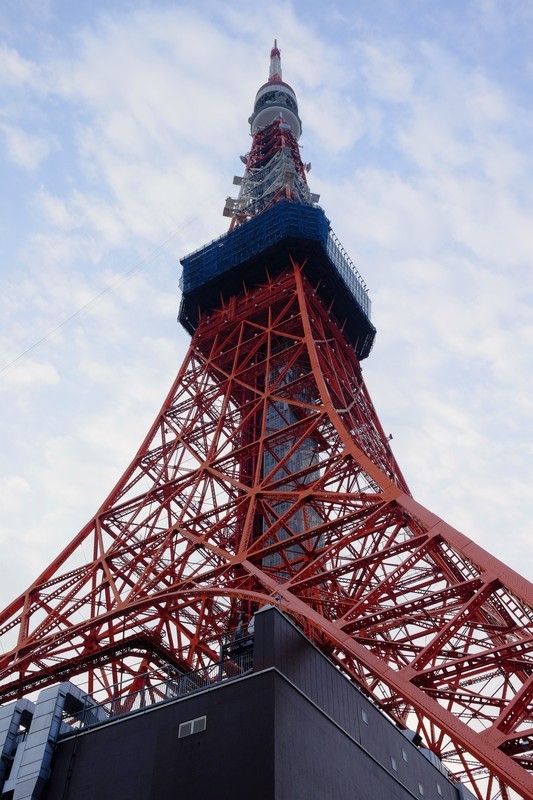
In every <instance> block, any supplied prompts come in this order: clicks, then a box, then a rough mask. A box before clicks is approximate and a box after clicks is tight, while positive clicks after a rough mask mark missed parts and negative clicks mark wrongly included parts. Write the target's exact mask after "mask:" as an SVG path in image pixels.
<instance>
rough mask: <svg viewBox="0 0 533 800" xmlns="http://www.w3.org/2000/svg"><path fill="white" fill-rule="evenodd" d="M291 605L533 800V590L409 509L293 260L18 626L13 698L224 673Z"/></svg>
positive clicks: (369, 412)
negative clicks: (204, 671) (230, 657)
mask: <svg viewBox="0 0 533 800" xmlns="http://www.w3.org/2000/svg"><path fill="white" fill-rule="evenodd" d="M84 552H85V553H88V552H90V560H89V561H88V562H87V560H86V558H84V555H83V553H84ZM274 601H275V602H277V603H278V604H280V606H281V608H282V609H283V610H284V611H285V612H286V613H287V614H289V615H291V616H292V617H293V618H294V619H296V621H297V622H298V623H299V624H301V625H302V626H303V627H304V629H305V631H306V633H307V634H308V635H309V636H310V638H311V639H312V640H313V641H315V642H316V644H317V645H318V646H319V647H321V648H322V649H323V650H324V652H325V653H326V654H327V655H328V656H329V657H330V658H331V659H333V660H334V661H335V662H336V663H337V664H338V665H339V666H340V667H341V668H342V669H343V670H344V671H345V672H346V673H347V674H348V675H349V676H350V678H351V679H352V680H353V681H355V682H356V683H357V684H358V685H359V686H360V687H361V688H362V689H363V691H365V692H366V693H367V694H368V695H370V696H371V697H373V698H374V700H375V702H376V703H377V704H379V706H380V707H382V708H383V709H384V710H385V711H386V712H387V713H388V714H389V715H390V716H392V717H393V718H394V719H396V720H397V721H398V722H399V723H400V724H402V725H408V726H410V727H416V728H417V730H418V732H419V733H420V734H421V735H422V737H423V739H424V741H425V744H426V745H427V746H428V747H430V748H431V749H432V750H434V751H435V752H436V753H437V754H438V755H439V756H440V757H441V758H442V759H443V760H444V762H445V764H446V765H447V766H448V768H449V769H450V770H451V772H452V773H453V774H455V775H456V776H457V777H461V778H466V779H467V780H469V781H470V783H471V786H472V787H473V790H474V791H475V792H477V795H478V796H479V798H484V799H485V800H488V798H496V797H497V796H500V794H499V793H500V792H502V793H503V794H505V792H507V789H508V788H509V787H510V788H511V789H512V790H514V791H516V792H518V793H519V794H520V795H522V796H523V797H528V798H529V797H531V796H533V779H532V777H531V767H532V763H531V759H532V750H533V711H532V698H533V678H532V673H533V611H532V605H533V587H532V586H531V584H529V583H528V582H527V581H525V580H524V579H523V578H521V577H520V576H519V575H517V574H516V573H514V572H513V571H512V570H511V569H509V568H508V567H506V566H505V565H504V564H502V563H501V562H499V561H498V560H497V559H495V558H493V557H492V556H491V555H489V554H488V553H486V552H485V551H484V550H482V548H480V547H478V546H477V545H476V544H474V543H473V542H472V541H470V540H469V539H467V538H466V537H465V536H463V535H462V534H461V533H459V532H458V531H456V530H454V529H453V528H451V527H450V526H449V525H447V524H446V523H445V522H443V521H442V520H441V519H439V518H438V517H437V516H435V515H434V514H432V513H431V512H429V511H428V510H427V509H425V508H424V507H423V506H421V505H420V504H419V503H417V502H416V501H415V500H414V499H413V498H412V497H411V495H410V493H409V490H408V488H407V485H406V483H405V480H404V478H403V476H402V474H401V472H400V469H399V467H398V465H397V463H396V461H395V459H394V456H393V454H392V452H391V449H390V446H389V441H388V438H387V437H386V436H385V434H384V432H383V430H382V427H381V425H380V423H379V420H378V418H377V415H376V413H375V410H374V407H373V405H372V402H371V399H370V396H369V394H368V391H367V388H366V386H365V384H364V381H363V378H362V375H361V370H360V366H359V364H358V361H357V359H356V358H355V356H354V354H353V350H352V348H351V347H350V346H349V345H348V343H347V341H346V339H345V338H344V336H343V333H342V329H341V327H340V326H339V324H338V322H337V321H336V320H334V319H332V318H330V315H329V313H328V309H327V308H325V307H324V305H323V303H322V301H321V299H320V297H319V294H318V293H317V291H316V287H313V286H312V285H310V283H309V282H308V281H307V279H306V277H305V265H299V264H296V263H294V262H292V263H288V264H287V269H286V270H285V272H284V273H283V274H282V275H279V276H277V277H276V278H275V279H273V280H268V281H266V282H265V284H264V285H263V286H261V287H256V288H254V289H253V290H245V291H244V292H243V294H242V295H241V296H240V297H238V298H235V297H233V298H232V299H231V300H229V301H228V302H227V303H224V304H223V306H222V307H221V308H220V309H218V310H215V311H213V312H212V313H211V315H210V316H204V317H202V318H201V320H200V323H199V325H198V329H197V331H196V334H195V335H194V337H193V339H192V342H191V345H190V348H189V351H188V354H187V356H186V359H185V361H184V364H183V366H182V368H181V370H180V372H179V374H178V377H177V379H176V381H175V383H174V385H173V386H172V388H171V391H170V393H169V395H168V397H167V398H166V400H165V403H164V405H163V408H162V410H161V412H160V414H159V415H158V417H157V419H156V421H155V423H154V424H153V426H152V428H151V430H150V432H149V434H148V436H147V437H146V439H145V440H144V442H143V443H142V445H141V447H140V449H139V451H138V453H137V455H136V456H135V458H134V460H133V462H132V464H131V465H130V467H129V468H128V469H127V471H126V473H125V474H124V476H123V477H122V479H121V480H120V481H119V483H118V484H117V486H116V487H115V489H114V490H113V491H112V493H111V494H110V495H109V497H108V498H107V500H106V501H105V502H104V503H103V505H102V506H101V508H100V509H99V511H98V512H97V514H96V515H95V517H94V518H93V519H92V520H91V521H90V522H89V523H88V525H87V526H86V527H85V528H84V529H83V530H82V531H81V532H80V533H79V534H78V535H77V536H76V537H75V538H74V539H73V541H72V542H71V543H70V544H69V545H68V546H67V547H66V548H65V549H64V551H63V552H62V553H61V554H60V555H59V556H58V557H57V558H56V559H55V560H54V561H53V563H52V564H50V566H49V567H47V569H45V570H44V572H43V573H42V574H41V575H40V576H39V578H38V579H37V580H36V581H35V582H34V583H33V584H32V585H31V586H30V587H29V589H28V590H27V591H26V592H25V593H24V594H22V595H21V596H20V597H19V598H18V599H17V600H15V601H14V602H13V603H11V605H10V606H8V607H7V608H6V609H5V610H4V611H3V612H2V613H1V614H0V636H1V640H0V641H1V643H2V645H3V649H4V654H3V655H2V656H0V681H1V682H0V695H1V696H2V697H3V698H4V699H11V698H13V697H17V696H21V695H22V694H24V693H26V692H29V691H31V690H32V689H35V688H36V687H38V686H42V685H45V684H47V683H52V682H55V681H58V680H63V679H64V678H65V677H67V676H68V677H73V676H76V675H78V676H84V677H85V678H86V679H87V682H88V690H89V691H95V690H96V689H98V688H101V687H108V689H109V692H110V693H111V691H112V689H111V687H112V685H113V684H115V683H117V682H118V681H119V680H120V681H121V684H122V686H128V685H129V686H130V687H131V689H132V691H133V690H134V689H135V687H136V686H137V685H138V683H139V681H141V680H144V677H143V676H145V675H146V673H147V672H148V671H149V670H150V671H152V670H154V671H155V673H156V674H157V671H158V670H159V672H160V673H163V671H165V670H167V669H168V666H169V664H170V665H171V666H172V667H173V668H175V669H176V670H178V671H185V670H191V669H197V668H200V667H202V666H207V665H208V664H210V663H212V662H213V661H216V660H217V659H218V653H219V648H220V646H221V644H222V643H223V642H224V641H225V639H226V637H227V635H228V631H231V630H233V629H235V628H236V627H237V626H238V625H239V624H240V625H246V624H247V622H248V621H249V619H250V617H251V615H252V614H253V613H254V611H255V610H257V608H259V607H260V606H262V605H264V604H267V603H272V602H274Z"/></svg>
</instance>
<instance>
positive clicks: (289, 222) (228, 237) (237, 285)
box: [179, 200, 376, 359]
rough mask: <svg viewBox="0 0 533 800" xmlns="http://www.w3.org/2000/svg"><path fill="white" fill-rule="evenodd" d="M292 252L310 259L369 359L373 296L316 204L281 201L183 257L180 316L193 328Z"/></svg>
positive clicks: (325, 293) (314, 275)
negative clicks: (200, 319) (202, 315)
mask: <svg viewBox="0 0 533 800" xmlns="http://www.w3.org/2000/svg"><path fill="white" fill-rule="evenodd" d="M289 256H292V258H293V259H294V260H296V261H299V262H300V263H303V262H304V261H305V267H304V273H305V274H306V276H307V277H308V278H309V279H310V280H311V281H312V282H313V283H314V284H318V294H319V295H320V296H321V297H322V299H323V300H324V302H325V303H326V304H327V305H328V306H330V307H331V312H332V313H333V315H334V316H335V318H336V319H337V321H338V322H339V324H341V325H343V326H344V333H345V335H346V336H347V338H348V339H349V341H350V342H351V344H352V345H353V347H354V349H355V353H356V355H357V357H358V358H359V359H363V358H366V357H367V356H368V355H369V353H370V350H371V349H372V345H373V342H374V337H375V335H376V329H375V328H374V326H373V325H372V323H371V322H370V298H369V296H368V292H367V289H366V286H365V284H364V282H363V279H362V278H361V276H360V275H359V273H358V272H357V269H356V268H355V266H354V264H353V263H352V261H351V260H350V258H349V256H348V255H347V253H346V252H345V251H344V249H343V248H342V246H341V245H340V243H339V241H338V239H337V238H336V236H335V234H334V233H333V231H332V230H331V227H330V223H329V220H328V219H327V217H326V215H325V214H324V212H323V210H322V209H321V208H319V207H317V206H311V205H304V204H301V203H297V202H293V201H290V200H281V201H279V202H277V203H275V204H274V205H272V206H271V207H270V208H268V209H267V210H266V211H264V212H263V213H261V214H259V215H258V216H256V217H251V218H250V219H248V220H247V221H246V222H244V223H243V224H241V225H239V226H238V227H237V228H235V229H234V230H233V231H230V232H229V233H226V234H224V235H223V236H220V237H219V238H218V239H215V240H214V241H212V242H210V243H209V244H207V245H205V246H204V247H202V248H200V249H199V250H196V251H195V252H194V253H191V254H190V255H188V256H186V257H185V258H183V259H181V264H182V265H183V274H182V278H181V282H180V285H181V288H182V290H183V297H182V301H181V306H180V312H179V321H180V322H181V324H182V325H183V326H184V328H185V329H186V330H187V331H189V333H191V334H192V333H194V331H195V330H196V327H197V325H198V320H199V315H200V314H201V313H205V312H208V311H210V310H211V309H214V308H217V307H218V306H219V305H220V300H221V297H222V298H224V299H227V298H229V297H231V296H232V295H237V294H239V293H240V292H241V291H242V284H243V281H244V282H245V283H246V284H247V285H248V286H249V287H252V286H254V285H257V284H259V283H261V282H262V281H263V280H264V279H265V278H266V271H267V270H268V274H269V275H271V276H274V275H276V274H279V273H280V272H281V271H283V270H284V269H286V268H287V266H288V265H289V263H290V262H289Z"/></svg>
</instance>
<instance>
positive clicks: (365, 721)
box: [361, 711, 368, 725]
mask: <svg viewBox="0 0 533 800" xmlns="http://www.w3.org/2000/svg"><path fill="white" fill-rule="evenodd" d="M361 719H362V720H363V722H364V723H365V725H368V714H367V713H366V711H361Z"/></svg>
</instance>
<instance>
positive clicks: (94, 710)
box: [61, 636, 253, 737]
mask: <svg viewBox="0 0 533 800" xmlns="http://www.w3.org/2000/svg"><path fill="white" fill-rule="evenodd" d="M252 669H253V637H252V636H247V637H244V638H241V639H239V640H238V641H236V642H232V643H231V645H226V646H225V647H224V648H223V649H222V657H221V660H220V661H219V662H218V663H213V664H210V665H209V666H207V667H204V668H202V669H198V670H195V671H193V672H186V673H183V674H177V673H176V672H175V671H171V670H169V673H168V675H167V677H166V678H164V679H163V680H161V672H160V671H159V672H148V673H146V674H145V675H143V676H142V679H141V686H140V687H139V688H138V689H137V690H135V691H132V690H131V688H128V689H126V690H123V688H122V687H121V685H120V684H116V685H115V686H114V687H112V688H111V692H110V691H109V690H102V694H103V693H104V691H105V694H106V698H105V699H102V700H101V701H99V699H98V697H97V696H96V694H92V695H87V696H86V698H85V702H84V703H83V704H80V708H79V709H75V710H74V711H73V710H72V708H70V709H69V710H68V711H65V712H64V713H63V720H62V722H63V725H62V729H61V736H62V737H64V736H70V735H71V734H72V733H76V732H79V731H81V730H85V729H87V728H92V727H94V726H96V725H103V724H105V723H107V722H111V721H112V720H115V719H118V718H119V717H124V716H127V715H129V714H134V713H138V712H140V711H144V710H146V709H148V708H150V707H151V706H154V705H157V704H161V703H169V702H171V701H172V700H178V699H179V698H181V697H186V696H187V695H190V694H192V693H194V692H200V691H203V690H205V689H210V688H213V687H215V686H217V685H219V684H221V683H224V682H226V681H230V680H235V679H236V678H240V677H242V676H243V675H245V674H247V673H249V672H251V671H252ZM110 694H111V696H109V695H110Z"/></svg>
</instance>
